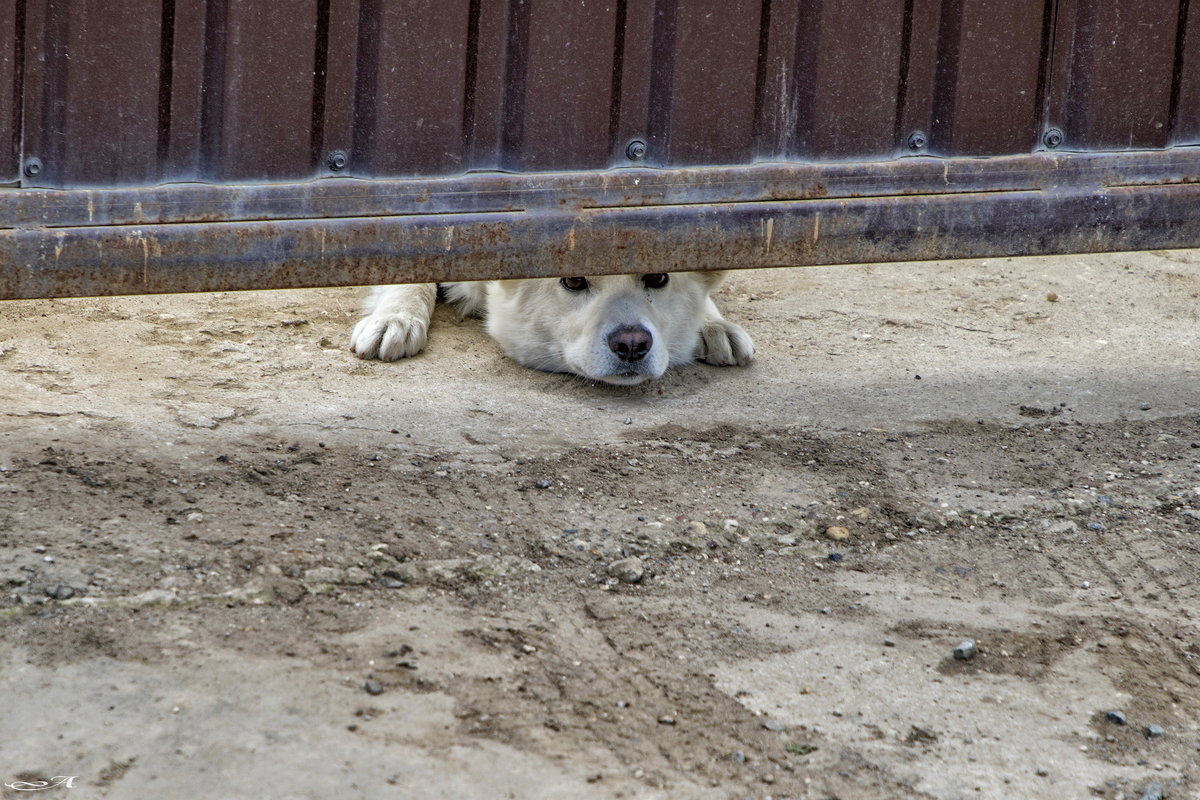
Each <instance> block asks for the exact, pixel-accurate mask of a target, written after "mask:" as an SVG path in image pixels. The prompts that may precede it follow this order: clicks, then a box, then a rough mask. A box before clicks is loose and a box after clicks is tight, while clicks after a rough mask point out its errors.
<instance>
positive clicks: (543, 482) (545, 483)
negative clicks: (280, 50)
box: [536, 478, 554, 489]
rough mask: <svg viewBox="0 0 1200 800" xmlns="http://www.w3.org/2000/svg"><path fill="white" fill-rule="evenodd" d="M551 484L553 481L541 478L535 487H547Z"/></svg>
mask: <svg viewBox="0 0 1200 800" xmlns="http://www.w3.org/2000/svg"><path fill="white" fill-rule="evenodd" d="M553 485H554V481H548V480H546V479H545V478H542V479H541V480H540V481H538V482H537V484H536V486H537V488H539V489H549V488H550V487H551V486H553Z"/></svg>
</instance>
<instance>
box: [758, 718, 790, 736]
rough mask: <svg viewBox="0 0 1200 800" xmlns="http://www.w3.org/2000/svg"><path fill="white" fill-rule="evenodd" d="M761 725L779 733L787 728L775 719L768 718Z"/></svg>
mask: <svg viewBox="0 0 1200 800" xmlns="http://www.w3.org/2000/svg"><path fill="white" fill-rule="evenodd" d="M762 726H763V727H764V728H766V729H767V730H769V731H774V732H775V733H781V732H783V731H785V730H787V726H786V725H784V724H783V723H782V722H780V721H779V720H777V719H769V720H767V721H766V722H764V723H763V724H762Z"/></svg>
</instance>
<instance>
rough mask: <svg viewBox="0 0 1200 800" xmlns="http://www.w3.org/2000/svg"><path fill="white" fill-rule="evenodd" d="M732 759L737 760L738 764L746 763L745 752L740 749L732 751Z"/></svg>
mask: <svg viewBox="0 0 1200 800" xmlns="http://www.w3.org/2000/svg"><path fill="white" fill-rule="evenodd" d="M733 760H734V761H736V762H738V763H739V764H745V763H746V754H745V753H743V752H742V751H741V750H734V751H733Z"/></svg>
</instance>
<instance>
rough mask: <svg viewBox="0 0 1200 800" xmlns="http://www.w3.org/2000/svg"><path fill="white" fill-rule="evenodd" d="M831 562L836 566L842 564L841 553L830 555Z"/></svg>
mask: <svg viewBox="0 0 1200 800" xmlns="http://www.w3.org/2000/svg"><path fill="white" fill-rule="evenodd" d="M829 560H830V561H832V562H833V563H835V564H837V563H840V562H841V560H842V554H841V553H830V554H829Z"/></svg>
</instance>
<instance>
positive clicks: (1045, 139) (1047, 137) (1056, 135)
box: [1042, 128, 1066, 150]
mask: <svg viewBox="0 0 1200 800" xmlns="http://www.w3.org/2000/svg"><path fill="white" fill-rule="evenodd" d="M1065 138H1066V137H1065V135H1064V134H1063V132H1062V131H1061V130H1059V129H1058V128H1051V129H1050V130H1048V131H1046V133H1045V134H1043V135H1042V144H1044V145H1046V147H1048V148H1050V149H1051V150H1053V149H1054V148H1056V147H1058V146H1059V145H1060V144H1062V143H1063V139H1065Z"/></svg>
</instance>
